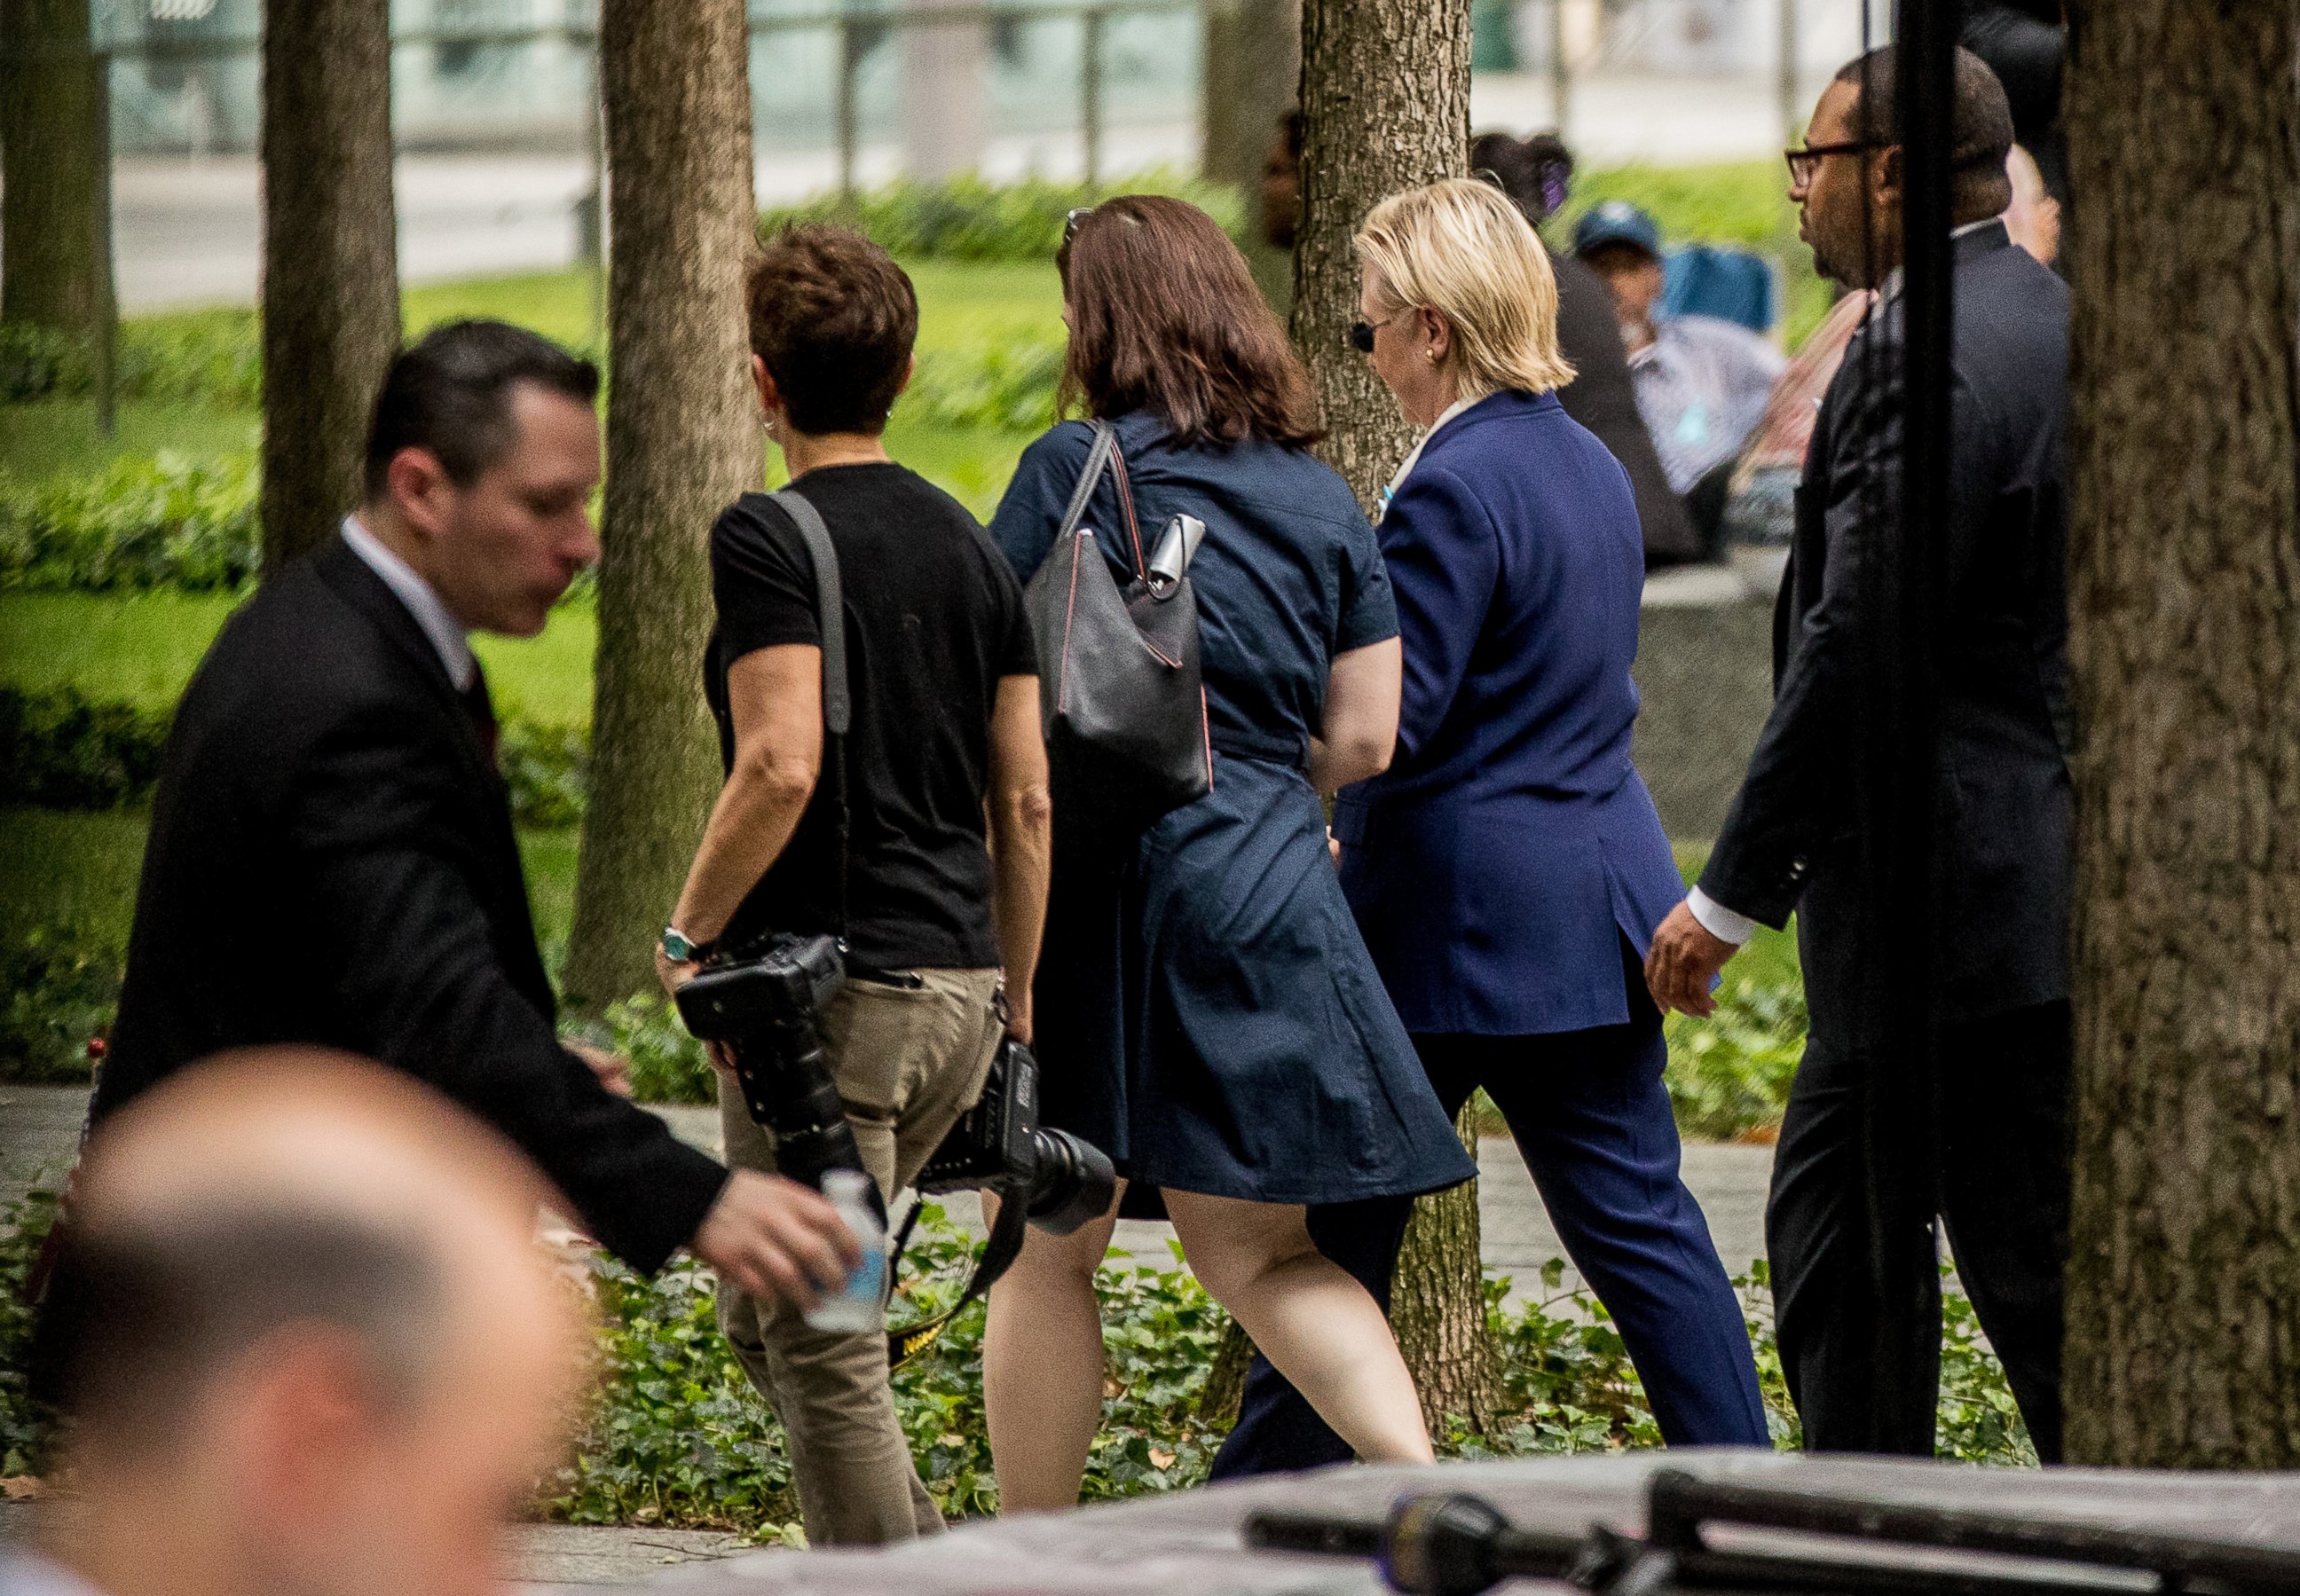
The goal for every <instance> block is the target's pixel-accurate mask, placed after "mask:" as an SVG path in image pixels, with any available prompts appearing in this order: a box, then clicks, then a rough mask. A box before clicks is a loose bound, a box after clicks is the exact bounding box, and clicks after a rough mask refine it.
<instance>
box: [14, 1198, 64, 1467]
mask: <svg viewBox="0 0 2300 1596" xmlns="http://www.w3.org/2000/svg"><path fill="white" fill-rule="evenodd" d="M55 1221H56V1197H55V1193H53V1192H41V1191H36V1192H31V1193H27V1194H26V1195H25V1196H22V1197H20V1198H17V1199H15V1200H14V1201H9V1202H4V1203H0V1477H7V1476H12V1475H27V1474H37V1473H39V1472H40V1471H41V1470H42V1469H43V1468H45V1467H46V1466H47V1463H48V1450H49V1449H48V1440H49V1435H50V1433H51V1432H50V1426H49V1419H48V1415H47V1413H46V1411H45V1410H44V1409H41V1408H40V1406H39V1405H38V1404H37V1403H36V1402H35V1401H33V1400H32V1396H31V1392H29V1390H28V1389H27V1384H26V1380H27V1376H28V1374H29V1368H30V1364H31V1351H32V1305H31V1302H30V1301H29V1294H28V1293H27V1292H26V1290H25V1283H26V1280H27V1278H28V1277H29V1275H30V1273H31V1268H32V1264H33V1260H34V1259H37V1258H38V1257H39V1255H40V1246H41V1243H44V1242H46V1240H47V1236H48V1230H49V1227H50V1226H53V1225H54V1223H55Z"/></svg>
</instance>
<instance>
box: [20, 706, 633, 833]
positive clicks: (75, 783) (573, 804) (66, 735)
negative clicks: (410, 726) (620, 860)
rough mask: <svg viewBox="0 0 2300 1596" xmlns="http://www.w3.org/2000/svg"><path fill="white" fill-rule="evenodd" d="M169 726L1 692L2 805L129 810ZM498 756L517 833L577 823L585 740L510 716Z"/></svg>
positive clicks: (127, 711)
mask: <svg viewBox="0 0 2300 1596" xmlns="http://www.w3.org/2000/svg"><path fill="white" fill-rule="evenodd" d="M171 719H172V715H171V714H170V713H165V712H162V711H154V710H146V709H144V708H141V707H139V706H138V705H136V704H133V703H129V702H106V701H104V700H100V699H91V698H88V697H87V696H86V695H84V694H81V693H80V692H79V689H77V688H74V687H51V688H45V689H42V690H40V691H37V692H32V691H27V690H25V689H22V688H18V687H6V686H0V802H11V803H37V804H41V805H44V806H46V807H47V808H51V809H116V808H118V807H120V806H121V805H122V804H126V803H134V802H137V801H138V800H140V799H142V798H144V797H145V796H146V795H147V794H149V793H150V792H151V790H152V784H153V783H154V781H156V780H157V779H158V778H159V775H160V758H161V754H162V751H163V750H164V748H165V747H166V744H167V741H168V727H169V723H170V721H171ZM496 758H497V759H498V761H500V762H501V764H502V767H503V773H504V783H505V784H506V785H507V786H509V787H510V789H511V808H512V819H513V820H515V821H516V822H517V823H518V824H519V825H521V826H523V827H537V828H540V829H553V828H556V827H564V826H572V825H575V824H576V823H577V822H579V821H580V820H581V819H582V818H583V811H584V808H585V806H586V802H587V794H586V787H585V784H586V781H587V774H588V769H589V765H590V734H589V733H588V732H587V731H585V730H584V729H583V728H582V727H567V726H544V725H541V724H539V723H538V722H536V721H533V720H529V719H527V718H526V717H524V716H521V715H507V716H505V717H504V720H503V724H502V731H501V736H500V740H499V741H498V742H497V744H496Z"/></svg>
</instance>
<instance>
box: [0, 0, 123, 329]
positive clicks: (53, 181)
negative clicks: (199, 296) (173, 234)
mask: <svg viewBox="0 0 2300 1596" xmlns="http://www.w3.org/2000/svg"><path fill="white" fill-rule="evenodd" d="M101 70H102V69H100V68H99V67H98V66H97V65H96V59H95V57H94V56H93V55H91V54H89V37H88V6H87V0H0V183H4V184H5V185H6V195H5V200H4V204H0V229H4V234H0V250H4V252H5V258H4V260H0V320H6V321H26V322H31V323H33V324H35V325H37V326H40V327H53V328H61V329H63V330H64V331H67V332H86V331H88V330H89V329H90V328H93V327H94V326H95V323H96V318H97V317H98V316H100V315H102V314H103V313H104V305H105V303H106V298H107V296H106V295H105V293H104V286H105V278H106V277H107V276H108V275H109V273H110V272H111V270H112V241H111V239H109V238H107V237H103V232H104V205H103V203H102V197H101V189H100V186H101V185H102V183H103V182H104V169H103V162H104V147H105V144H106V139H105V137H104V122H103V119H104V98H105V96H104V86H103V83H102V81H101V79H100V78H99V76H98V73H99V72H100V71H101Z"/></svg>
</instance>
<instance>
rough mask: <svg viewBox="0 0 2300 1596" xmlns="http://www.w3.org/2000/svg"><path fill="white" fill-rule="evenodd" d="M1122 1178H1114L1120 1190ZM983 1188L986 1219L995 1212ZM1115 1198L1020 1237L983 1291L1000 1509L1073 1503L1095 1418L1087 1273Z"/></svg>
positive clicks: (1103, 1240)
mask: <svg viewBox="0 0 2300 1596" xmlns="http://www.w3.org/2000/svg"><path fill="white" fill-rule="evenodd" d="M1125 1186H1126V1183H1125V1182H1123V1181H1121V1182H1120V1183H1119V1190H1120V1192H1121V1193H1123V1192H1124V1191H1125ZM993 1201H994V1200H993V1199H992V1198H991V1196H990V1194H989V1193H987V1192H986V1193H983V1199H982V1203H983V1208H984V1209H985V1210H986V1212H985V1214H984V1218H986V1219H987V1218H989V1215H990V1214H991V1213H994V1212H996V1209H995V1208H994V1207H993V1206H992V1205H993ZM1117 1224H1118V1204H1117V1202H1116V1201H1113V1202H1112V1203H1111V1205H1110V1211H1109V1212H1108V1213H1107V1214H1104V1216H1103V1217H1102V1218H1099V1219H1096V1220H1093V1221H1092V1222H1090V1223H1088V1224H1086V1225H1082V1226H1079V1228H1078V1229H1077V1230H1075V1231H1073V1232H1072V1233H1071V1234H1069V1235H1048V1234H1046V1232H1045V1231H1043V1230H1038V1229H1035V1228H1033V1229H1031V1230H1030V1231H1029V1232H1027V1233H1026V1234H1025V1236H1024V1239H1023V1242H1022V1252H1021V1257H1019V1258H1017V1259H1015V1260H1014V1267H1013V1268H1010V1269H1008V1270H1007V1271H1006V1273H1005V1275H1004V1277H1003V1278H1001V1279H1000V1281H999V1282H998V1284H996V1285H994V1286H992V1287H991V1288H990V1310H989V1319H988V1324H987V1326H985V1328H984V1330H983V1334H982V1404H983V1408H984V1410H985V1412H986V1414H987V1416H988V1419H989V1424H990V1459H991V1464H992V1467H994V1468H995V1469H996V1472H997V1475H998V1510H999V1511H1000V1512H1002V1513H1042V1512H1048V1511H1051V1510H1054V1509H1060V1508H1070V1507H1076V1506H1077V1505H1078V1499H1079V1484H1080V1482H1081V1481H1083V1480H1084V1479H1085V1478H1086V1459H1087V1453H1088V1451H1089V1450H1090V1449H1091V1448H1092V1447H1093V1445H1094V1433H1095V1430H1096V1427H1097V1426H1100V1424H1101V1423H1102V1308H1101V1304H1100V1303H1098V1302H1097V1301H1096V1300H1095V1294H1094V1272H1095V1270H1096V1268H1099V1267H1100V1266H1101V1263H1102V1256H1103V1254H1104V1253H1105V1252H1107V1251H1109V1250H1110V1236H1111V1232H1112V1230H1113V1228H1114V1227H1115V1226H1116V1225H1117Z"/></svg>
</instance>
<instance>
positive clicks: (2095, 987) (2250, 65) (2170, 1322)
mask: <svg viewBox="0 0 2300 1596" xmlns="http://www.w3.org/2000/svg"><path fill="white" fill-rule="evenodd" d="M2069 12H2070V24H2071V26H2070V42H2071V49H2070V60H2069V72H2068V79H2067V83H2068V88H2067V108H2068V129H2069V152H2070V175H2071V188H2072V189H2073V191H2074V204H2073V207H2072V212H2073V218H2074V225H2073V227H2072V229H2071V235H2070V241H2069V243H2070V249H2069V254H2070V261H2071V278H2072V280H2073V283H2074V308H2075V320H2074V324H2073V327H2072V328H2071V360H2070V365H2071V390H2070V396H2071V413H2070V450H2071V458H2070V467H2071V484H2072V488H2071V520H2070V529H2069V532H2070V536H2069V576H2070V619H2071V627H2070V655H2071V665H2072V667H2073V669H2074V677H2075V702H2076V711H2077V730H2078V747H2079V756H2078V760H2077V763H2076V783H2077V815H2078V827H2077V876H2076V912H2075V968H2074V998H2075V1008H2076V1087H2075V1096H2076V1140H2075V1187H2074V1209H2073V1234H2072V1237H2071V1240H2072V1256H2071V1262H2070V1267H2069V1275H2068V1284H2069V1298H2068V1323H2069V1335H2068V1361H2067V1371H2066V1376H2065V1392H2066V1398H2067V1407H2068V1453H2069V1460H2070V1461H2071V1462H2079V1463H2091V1464H2112V1465H2118V1466H2125V1467H2194V1468H2292V1467H2300V1142H2296V1139H2295V1135H2294V1132H2295V1127H2296V1122H2300V984H2296V983H2295V981H2294V979H2293V973H2292V950H2293V947H2294V945H2295V944H2296V943H2300V829H2296V828H2295V827H2294V825H2293V823H2292V817H2293V814H2294V812H2295V810H2296V808H2300V372H2296V370H2295V362H2296V353H2295V352H2296V345H2300V303H2296V298H2300V106H2296V104H2295V96H2294V93H2293V84H2294V81H2295V78H2296V70H2300V59H2296V56H2300V9H2296V7H2295V6H2294V5H2293V4H2291V3H2290V0H2282V3H2280V4H2248V5H2227V4H2214V3H2213V0H2121V3H2120V4H2104V0H2082V3H2079V4H2071V5H2070V7H2069ZM2171 218H2177V219H2178V225H2176V226H2167V225H2166V222H2167V220H2168V219H2171Z"/></svg>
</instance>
